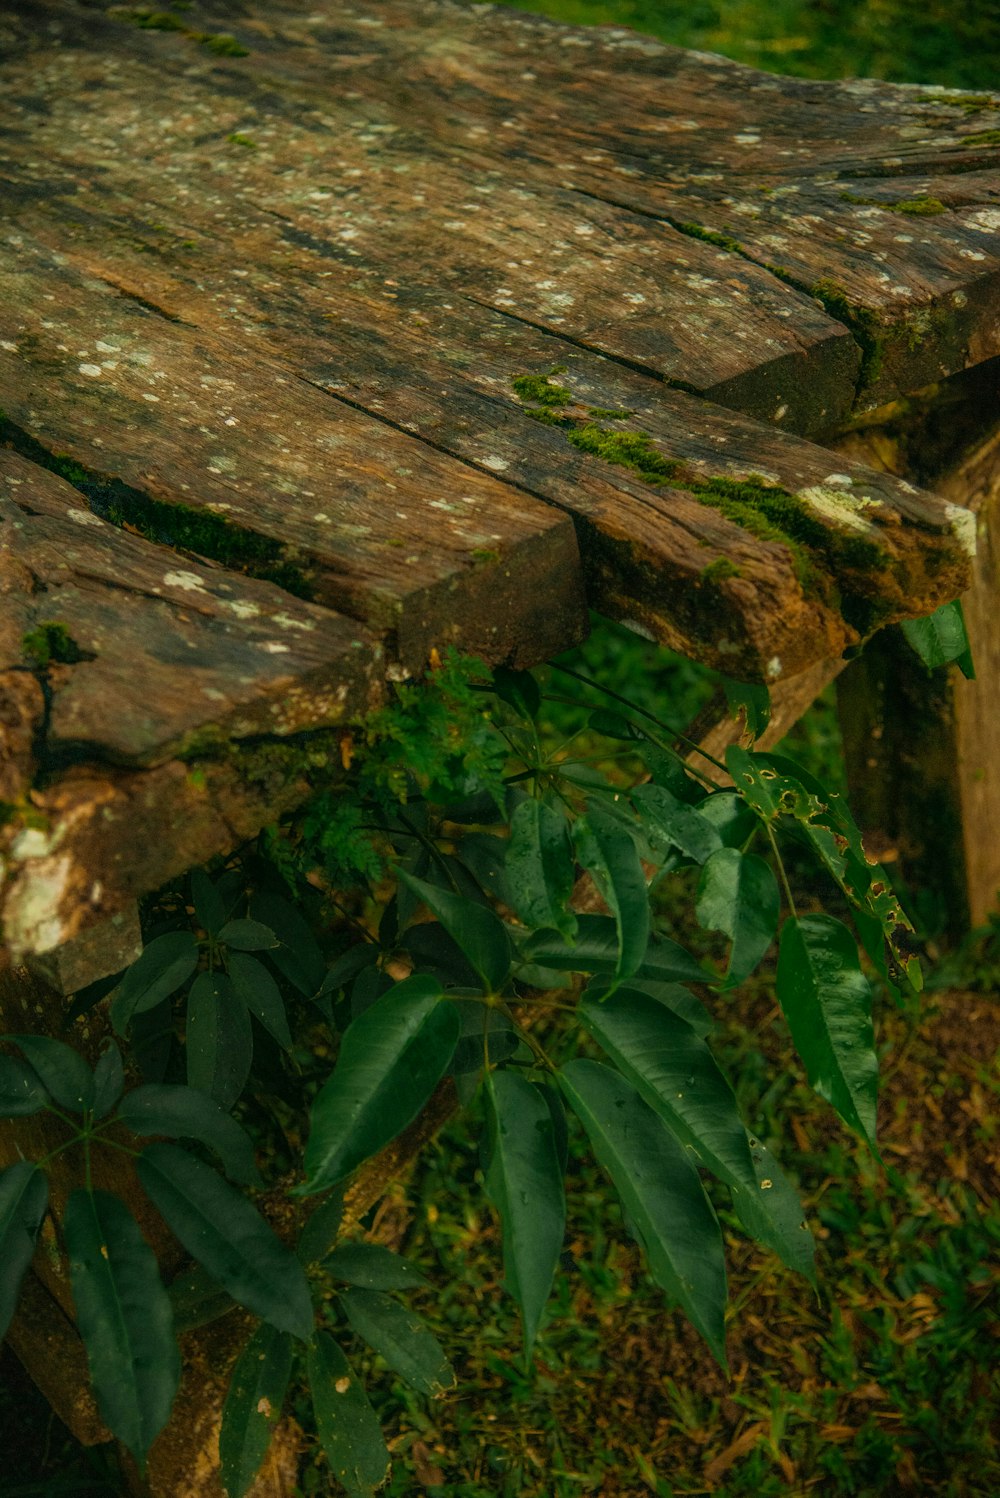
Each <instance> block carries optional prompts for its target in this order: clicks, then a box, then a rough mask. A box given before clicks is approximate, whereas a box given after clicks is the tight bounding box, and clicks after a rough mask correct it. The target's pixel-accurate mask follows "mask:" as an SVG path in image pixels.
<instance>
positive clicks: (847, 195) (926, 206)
mask: <svg viewBox="0 0 1000 1498" xmlns="http://www.w3.org/2000/svg"><path fill="white" fill-rule="evenodd" d="M840 196H841V198H842V200H843V201H844V202H845V203H863V204H865V206H866V207H869V208H881V209H882V211H883V212H884V213H904V214H908V215H909V216H910V217H912V218H933V217H935V216H936V215H937V214H939V213H947V212H948V209H947V207H946V206H945V204H944V203H942V201H941V199H940V198H930V197H926V196H924V197H916V198H899V199H898V200H897V201H896V202H894V203H887V202H886V201H885V200H884V199H882V198H862V197H858V196H857V195H856V194H855V193H853V192H842V193H841V194H840Z"/></svg>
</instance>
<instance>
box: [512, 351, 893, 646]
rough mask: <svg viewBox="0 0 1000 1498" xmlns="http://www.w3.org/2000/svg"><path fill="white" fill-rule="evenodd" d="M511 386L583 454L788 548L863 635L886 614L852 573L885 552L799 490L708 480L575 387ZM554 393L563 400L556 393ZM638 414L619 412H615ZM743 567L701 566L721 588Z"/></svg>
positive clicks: (802, 580)
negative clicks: (576, 393)
mask: <svg viewBox="0 0 1000 1498" xmlns="http://www.w3.org/2000/svg"><path fill="white" fill-rule="evenodd" d="M512 385H513V388H514V391H515V393H516V394H517V395H518V396H520V398H521V399H522V400H528V399H533V400H537V399H538V398H539V394H541V396H542V397H543V403H542V404H539V405H536V406H534V407H532V406H528V407H527V408H526V414H527V415H528V416H530V417H532V418H533V419H534V420H536V421H540V422H542V424H543V425H546V426H554V427H556V428H558V429H559V430H560V431H561V432H562V433H563V435H564V437H565V438H566V441H567V442H569V443H570V444H571V445H572V446H573V447H575V448H577V449H578V450H579V451H581V452H585V453H589V454H590V455H591V456H593V457H597V458H601V459H602V460H603V461H604V462H606V463H612V464H614V465H615V466H616V467H618V468H625V469H627V470H629V471H630V472H632V473H634V474H636V475H637V476H638V477H639V478H640V479H642V481H643V482H644V483H647V484H651V485H654V486H657V487H669V488H672V489H679V490H683V491H684V492H685V493H686V494H690V495H692V496H693V498H695V499H696V500H698V501H699V503H700V504H704V505H708V506H711V508H712V509H715V510H717V511H718V512H719V513H720V514H722V515H725V517H726V518H727V519H728V520H731V521H732V522H733V523H734V524H735V525H738V526H739V527H740V528H741V529H742V530H744V531H746V532H747V533H748V534H749V535H752V536H754V537H756V538H757V539H758V540H760V541H766V542H771V543H774V544H776V545H779V546H781V547H783V548H784V549H785V550H786V551H787V552H788V553H789V555H790V557H791V562H792V567H793V570H794V572H795V576H796V578H797V579H798V581H799V584H800V586H801V587H802V591H803V593H804V594H805V595H806V596H807V597H809V596H812V597H818V598H820V599H821V600H822V601H823V602H824V603H826V604H827V605H829V606H830V607H834V608H838V609H839V610H840V612H841V614H842V615H843V617H844V618H845V619H846V620H847V622H848V623H850V624H851V625H853V627H854V628H856V629H857V630H858V631H859V633H861V634H867V633H869V632H870V631H871V630H872V629H874V628H875V627H876V626H877V624H878V623H880V622H881V619H882V618H883V617H884V616H885V614H886V613H887V609H886V606H885V605H884V604H883V603H882V602H881V601H880V600H879V599H878V598H877V597H873V596H871V594H870V593H869V592H868V591H865V592H864V593H862V592H861V591H860V590H857V589H855V588H852V587H851V586H850V583H851V575H852V574H853V576H854V577H858V576H861V575H867V576H871V575H873V574H874V575H877V574H878V573H880V572H882V571H883V570H884V568H885V565H886V561H887V557H886V553H885V552H884V551H883V549H882V548H881V547H880V546H879V545H878V544H877V542H875V541H873V540H871V539H870V538H869V537H867V536H860V535H857V534H856V533H854V534H852V533H848V532H846V531H838V530H836V529H834V528H833V527H831V526H828V525H826V524H824V523H823V521H822V520H820V519H819V518H818V517H817V516H816V515H815V514H814V513H813V512H812V511H811V510H810V508H809V506H808V505H807V504H805V503H804V502H803V501H802V500H801V499H800V498H799V497H798V496H797V495H795V494H793V493H791V492H790V491H789V490H787V489H783V488H782V487H781V486H780V485H778V484H773V483H771V482H770V481H769V480H767V479H765V478H763V477H761V476H760V475H759V474H747V475H745V476H744V477H741V478H728V477H725V476H723V475H714V476H712V477H709V478H706V477H704V476H703V475H702V474H699V473H697V472H696V471H694V470H693V469H691V468H690V467H688V466H687V465H686V464H684V463H683V462H682V461H680V460H679V459H676V458H672V457H669V456H668V455H667V454H665V453H663V452H661V451H660V449H659V448H658V447H657V446H656V444H655V443H654V442H653V441H652V439H651V438H650V437H649V436H647V434H646V433H645V432H636V431H623V430H622V429H621V427H620V426H619V427H615V428H609V427H607V426H605V425H603V421H606V420H608V419H609V418H608V416H607V415H605V414H604V413H605V408H602V407H599V406H596V407H593V406H592V407H588V406H584V405H578V404H576V403H575V401H574V398H573V395H572V392H571V391H570V390H568V389H567V388H566V387H565V386H553V385H552V384H551V383H550V381H549V379H548V376H546V375H538V376H536V375H522V376H519V377H518V378H517V379H515V380H513V381H512ZM553 391H555V392H556V395H557V399H556V400H552V399H551V398H550V397H551V392H553ZM631 414H632V413H631V412H629V413H620V412H617V411H616V412H614V413H613V416H614V418H615V419H618V418H620V417H622V416H624V415H631ZM739 572H740V569H739V566H738V564H736V563H734V562H732V561H730V560H729V559H728V558H726V557H720V558H718V559H717V560H716V561H715V562H712V563H710V564H709V566H708V567H706V568H705V569H704V570H703V571H702V573H701V574H700V580H701V581H703V582H706V581H707V582H712V583H715V584H716V585H718V584H719V583H722V582H724V581H725V580H726V579H727V578H730V577H735V576H738V575H739ZM875 592H876V589H875V588H874V587H873V588H872V589H871V593H875Z"/></svg>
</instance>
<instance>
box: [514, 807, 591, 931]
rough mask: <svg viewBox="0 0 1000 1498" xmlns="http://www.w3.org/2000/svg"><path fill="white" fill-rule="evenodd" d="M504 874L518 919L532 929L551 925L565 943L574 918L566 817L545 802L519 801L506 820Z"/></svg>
mask: <svg viewBox="0 0 1000 1498" xmlns="http://www.w3.org/2000/svg"><path fill="white" fill-rule="evenodd" d="M504 873H505V874H506V877H507V887H508V889H509V891H510V898H511V901H512V908H513V910H514V912H515V914H516V915H517V916H518V918H519V919H520V920H521V921H523V922H524V924H525V925H526V926H527V927H529V929H531V930H537V929H538V928H539V927H541V926H549V927H553V928H554V929H555V930H557V931H559V932H561V934H562V935H563V936H564V937H565V938H566V940H567V941H569V940H570V939H571V937H572V936H573V933H574V932H575V930H576V916H575V915H574V913H573V911H572V910H570V908H569V899H570V896H571V895H572V893H573V859H572V855H571V852H570V842H569V835H568V832H567V829H566V818H565V817H564V816H563V815H562V814H561V813H560V812H558V811H555V810H554V809H553V807H551V806H549V805H547V804H546V802H544V801H535V800H533V799H532V798H530V797H528V798H526V799H525V800H524V801H522V802H521V803H520V804H519V805H518V806H517V808H516V809H515V811H514V815H513V817H512V819H511V825H510V840H509V842H508V844H507V854H506V857H505V859H504Z"/></svg>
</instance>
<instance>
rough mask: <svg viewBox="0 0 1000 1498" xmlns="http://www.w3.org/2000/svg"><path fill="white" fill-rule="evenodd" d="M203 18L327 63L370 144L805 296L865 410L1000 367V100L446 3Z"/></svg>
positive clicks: (290, 66)
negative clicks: (415, 147)
mask: <svg viewBox="0 0 1000 1498" xmlns="http://www.w3.org/2000/svg"><path fill="white" fill-rule="evenodd" d="M210 9H211V10H212V11H213V13H215V14H219V13H222V11H223V10H224V11H225V12H226V13H228V14H230V15H232V16H233V17H238V18H239V21H240V22H241V24H242V26H243V27H244V28H245V33H246V36H247V38H248V45H249V46H251V47H252V48H253V49H254V51H253V55H254V57H255V58H256V59H257V64H258V66H260V67H262V68H267V69H269V70H270V69H272V68H273V69H277V70H278V72H279V74H280V76H281V77H282V78H293V77H294V78H296V79H302V80H305V79H310V80H314V79H317V78H319V77H322V76H324V75H325V76H326V77H327V78H328V79H329V78H330V76H331V62H330V56H331V53H333V54H334V55H335V58H336V62H335V64H334V65H333V66H334V67H335V69H336V79H337V83H338V86H339V87H344V86H345V85H347V86H351V85H353V87H354V88H355V89H356V90H357V91H358V92H359V94H360V95H361V96H362V97H363V99H364V101H365V104H366V105H367V106H368V107H370V100H371V99H372V98H374V97H378V99H379V100H380V102H382V103H383V104H384V106H385V107H386V108H387V109H388V110H389V111H391V112H390V114H389V116H388V118H387V119H386V120H384V121H383V122H382V124H383V128H387V127H391V126H392V125H395V126H396V128H397V129H401V128H408V129H411V130H412V129H414V128H419V129H420V130H421V131H426V132H430V133H433V135H434V136H435V137H436V138H437V139H438V140H439V141H441V142H442V143H443V144H447V145H448V146H449V147H450V148H451V149H453V150H456V151H461V152H463V153H464V154H467V155H468V156H469V157H470V158H471V159H473V160H476V161H479V160H489V159H495V158H497V157H498V156H500V157H501V158H502V159H503V160H504V161H505V162H506V163H507V170H508V171H517V172H520V173H522V174H523V175H524V176H526V177H527V179H528V180H529V181H531V182H532V183H537V182H546V183H552V182H560V183H562V184H563V186H564V187H566V188H570V187H572V188H573V189H575V190H577V191H579V192H582V193H586V194H591V195H593V197H595V198H596V199H600V200H601V201H604V202H611V203H616V204H621V205H624V206H626V207H628V208H629V209H631V210H635V211H638V212H641V213H645V214H650V215H653V216H654V217H656V218H658V219H662V220H666V221H667V222H669V223H671V224H673V225H675V226H677V227H678V228H682V229H684V230H685V232H688V233H690V234H692V235H694V236H696V237H697V236H703V235H707V236H708V237H709V238H712V237H715V238H716V240H717V241H720V246H719V247H720V249H722V251H723V254H722V255H721V256H720V257H719V259H720V261H721V263H722V264H725V262H726V259H727V258H728V260H729V263H730V264H732V263H733V260H734V257H739V256H746V257H749V258H750V259H751V260H753V261H755V262H756V263H758V264H760V265H763V266H767V267H770V268H771V269H772V270H773V271H775V272H776V273H777V274H778V275H780V276H781V277H783V278H785V279H787V280H789V281H790V282H791V283H792V284H794V285H796V286H799V287H801V288H802V289H803V290H806V291H810V292H812V294H814V295H816V296H818V297H819V298H820V300H821V301H822V302H823V304H824V305H825V307H826V308H827V310H828V311H829V312H830V313H831V314H832V315H833V316H835V317H837V318H840V319H842V320H843V321H844V322H845V323H846V325H847V326H849V327H851V329H852V331H853V332H854V334H855V336H856V337H857V339H858V342H859V345H860V346H861V348H862V350H863V352H864V364H863V368H862V372H861V381H860V388H859V401H860V403H861V405H862V406H864V407H873V406H877V405H878V404H880V403H882V402H883V401H885V400H887V399H890V398H892V397H893V396H894V395H896V394H899V393H901V392H905V391H907V390H911V389H914V388H917V387H918V386H920V385H922V384H926V383H928V382H930V381H931V380H934V379H937V378H939V377H941V376H942V375H946V374H950V373H953V372H954V371H956V370H958V369H960V368H963V367H965V366H966V365H967V364H972V363H975V362H977V361H978V360H981V359H984V358H988V357H990V356H992V355H993V354H996V353H997V352H1000V331H998V328H1000V319H998V312H1000V251H998V249H997V236H996V231H997V229H998V228H1000V162H998V154H997V153H998V148H1000V136H998V127H1000V94H992V95H990V94H979V95H969V94H967V93H965V94H963V93H961V92H960V91H958V90H947V89H940V88H919V87H915V86H900V85H892V84H884V83H880V82H877V81H874V80H858V79H853V80H848V81H842V82H838V83H825V82H817V81H814V80H804V79H793V78H779V77H775V76H772V75H769V74H765V73H760V72H757V71H756V70H754V69H751V68H746V67H743V66H742V65H740V64H737V63H734V62H730V61H727V60H726V59H723V58H721V57H710V56H705V55H702V54H698V53H690V52H683V51H681V50H679V49H677V48H672V47H667V46H663V45H661V44H660V43H658V42H655V41H653V40H652V39H649V38H644V37H639V36H636V35H634V34H632V33H629V32H623V31H620V30H618V31H616V30H610V29H608V28H586V29H579V30H571V29H570V28H567V27H564V26H556V25H553V24H552V23H551V22H547V21H545V20H543V19H541V18H539V17H532V16H521V15H513V16H512V15H511V13H510V12H509V11H507V10H506V9H503V10H501V9H499V8H497V9H495V10H493V11H492V12H490V11H484V10H483V9H481V8H478V7H477V8H475V9H469V8H467V7H464V6H458V5H454V4H451V3H449V0H392V3H389V4H387V5H379V7H378V11H377V14H375V15H369V14H368V13H367V11H368V9H370V8H364V7H361V6H358V5H346V6H342V5H336V6H334V5H332V4H330V3H329V0H328V3H327V4H326V5H325V6H323V5H319V6H315V7H310V13H309V15H308V17H306V16H302V15H301V14H299V15H297V16H296V15H295V14H294V12H293V7H292V6H291V5H290V4H288V3H287V0H286V3H285V4H283V5H280V6H278V7H273V8H269V21H270V24H269V26H268V27H267V28H263V27H260V26H259V25H258V23H257V17H256V16H255V13H254V8H253V7H252V6H249V7H248V6H244V5H237V6H232V7H218V6H215V7H211V8H210ZM268 33H270V34H268ZM727 251H728V252H730V253H728V255H727V253H726V252H727ZM718 273H719V272H718V271H716V274H718ZM716 398H721V397H720V396H719V394H718V393H717V392H716ZM736 403H738V402H736Z"/></svg>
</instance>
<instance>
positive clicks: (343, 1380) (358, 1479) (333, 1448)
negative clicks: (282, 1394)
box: [307, 1332, 389, 1498]
mask: <svg viewBox="0 0 1000 1498" xmlns="http://www.w3.org/2000/svg"><path fill="white" fill-rule="evenodd" d="M307 1371H308V1376H309V1389H310V1392H311V1394H312V1401H313V1409H314V1410H315V1412H316V1429H317V1431H318V1432H319V1438H320V1441H321V1442H322V1445H323V1450H324V1451H325V1452H326V1456H327V1460H328V1461H329V1463H330V1470H331V1472H332V1473H333V1475H334V1477H335V1478H336V1480H337V1482H339V1483H340V1484H341V1486H342V1487H344V1488H345V1489H346V1490H347V1492H348V1494H349V1495H350V1498H371V1495H372V1494H373V1493H374V1492H375V1490H376V1488H379V1487H381V1485H382V1483H383V1482H384V1481H385V1479H386V1477H387V1476H388V1474H389V1452H388V1450H387V1449H386V1444H385V1441H384V1440H383V1439H382V1428H381V1426H380V1425H379V1421H378V1416H377V1415H376V1414H375V1411H374V1410H373V1409H372V1407H371V1405H370V1403H369V1402H368V1395H367V1394H366V1393H365V1391H364V1386H363V1385H362V1383H361V1380H360V1379H359V1378H358V1377H357V1375H356V1373H355V1372H354V1370H353V1368H352V1367H351V1365H350V1363H349V1362H348V1361H347V1359H346V1358H345V1356H344V1354H343V1353H342V1352H341V1350H340V1348H339V1347H338V1346H337V1344H336V1342H335V1341H334V1340H333V1338H332V1337H331V1336H329V1335H328V1334H327V1333H326V1332H319V1333H318V1334H317V1336H316V1340H315V1342H313V1344H312V1345H311V1346H310V1348H309V1355H308V1364H307Z"/></svg>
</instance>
